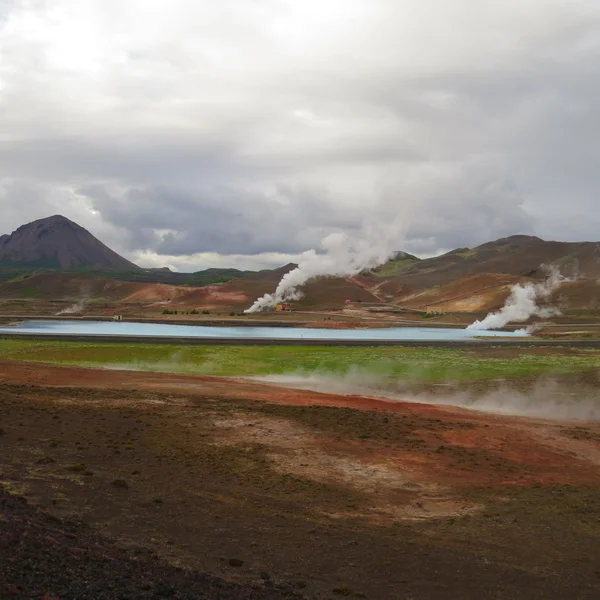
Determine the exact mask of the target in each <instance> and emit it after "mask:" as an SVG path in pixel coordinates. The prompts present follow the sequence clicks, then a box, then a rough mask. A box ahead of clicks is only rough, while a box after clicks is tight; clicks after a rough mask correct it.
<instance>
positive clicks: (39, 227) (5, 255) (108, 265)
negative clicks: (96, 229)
mask: <svg viewBox="0 0 600 600" xmlns="http://www.w3.org/2000/svg"><path fill="white" fill-rule="evenodd" d="M0 265H4V266H11V267H21V268H22V267H32V268H47V269H98V270H100V269H106V270H112V271H132V270H138V269H139V267H138V266H137V265H134V264H133V263H131V262H129V261H128V260H126V259H125V258H123V257H122V256H119V255H118V254H117V253H116V252H113V251H112V250H111V249H110V248H108V247H107V246H105V245H104V244H103V243H102V242H101V241H100V240H98V239H96V238H95V237H94V236H93V235H92V234H91V233H90V232H89V231H88V230H87V229H84V228H83V227H81V226H80V225H78V224H77V223H75V222H74V221H71V220H70V219H67V218H66V217H64V216H62V215H52V216H51V217H45V218H43V219H38V220H36V221H32V222H31V223H26V224H25V225H21V227H19V228H18V229H17V230H16V231H14V232H13V233H12V234H11V235H9V236H3V237H2V238H0Z"/></svg>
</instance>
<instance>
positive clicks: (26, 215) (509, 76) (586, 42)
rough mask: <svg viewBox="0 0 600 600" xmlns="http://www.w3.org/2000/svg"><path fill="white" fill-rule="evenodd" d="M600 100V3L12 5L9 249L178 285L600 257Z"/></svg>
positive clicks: (441, 0)
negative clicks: (92, 261) (564, 254)
mask: <svg viewBox="0 0 600 600" xmlns="http://www.w3.org/2000/svg"><path fill="white" fill-rule="evenodd" d="M599 92H600V2H597V0H503V1H502V2H499V1H498V0H477V2H474V1H473V0H452V2H449V1H448V0H219V2H215V1H214V0H210V1H209V0H126V1H123V0H0V214H1V219H0V234H2V233H10V232H11V231H13V230H14V229H16V228H17V227H18V226H19V225H21V224H23V223H26V222H29V221H31V220H34V219H38V218H42V217H46V216H50V215H53V214H63V215H64V216H66V217H68V218H70V219H72V220H74V221H76V222H77V223H79V224H80V225H82V226H84V227H86V228H87V229H89V230H90V231H91V232H92V233H93V234H94V235H96V236H97V237H99V238H100V239H101V240H102V241H104V242H105V243H106V244H108V245H109V246H110V247H112V248H113V249H114V250H116V251H117V252H119V253H121V254H123V255H124V256H126V257H127V258H129V259H130V260H133V261H134V262H137V263H138V264H140V265H141V266H145V267H162V266H169V267H171V268H173V269H177V270H180V271H194V270H199V269H204V268H209V267H237V268H244V269H248V268H249V269H256V268H271V267H277V266H281V265H283V264H286V263H288V262H291V261H294V260H297V259H298V256H299V254H300V253H301V252H303V251H305V250H308V249H310V248H317V249H318V248H319V244H320V241H321V240H322V239H323V238H324V237H326V236H327V235H329V234H332V233H334V234H336V233H340V232H343V233H346V234H348V235H349V236H354V237H355V238H360V237H361V235H363V232H364V231H365V224H369V227H370V230H371V231H373V230H381V229H384V230H385V236H387V238H389V239H392V240H393V244H394V245H395V246H396V249H401V250H406V251H409V252H412V253H415V254H418V255H419V256H431V255H435V254H438V253H440V252H443V251H447V250H450V249H453V248H457V247H472V246H474V245H477V244H480V243H484V242H486V241H490V240H492V239H496V238H500V237H505V236H508V235H514V234H521V233H522V234H532V235H537V236H539V237H542V238H544V239H556V240H565V241H580V240H593V241H596V240H599V239H600V211H598V210H597V206H598V201H597V198H596V196H597V193H598V191H599V190H600V168H598V165H600V160H599V159H600V156H599V155H600V144H599V143H598V140H599V139H600V102H598V98H599V97H600V94H599ZM396 240H397V244H396Z"/></svg>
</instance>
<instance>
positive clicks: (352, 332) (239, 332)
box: [0, 321, 525, 341]
mask: <svg viewBox="0 0 600 600" xmlns="http://www.w3.org/2000/svg"><path fill="white" fill-rule="evenodd" d="M0 333H9V334H11V333H12V334H15V333H20V334H32V335H44V334H52V335H69V336H73V335H81V336H89V335H109V336H116V337H119V336H148V337H179V338H229V339H231V338H234V339H235V338H239V339H261V340H264V339H273V340H301V339H305V340H367V341H368V340H374V341H375V340H432V341H441V340H470V339H475V338H477V337H482V336H483V337H490V336H495V337H522V336H523V335H525V334H524V333H523V332H511V331H467V330H466V329H447V328H436V327H391V328H387V329H341V330H340V329H316V328H315V329H313V328H310V329H308V328H297V327H206V326H199V325H167V324H161V323H124V322H112V321H24V322H22V323H19V324H18V325H16V326H11V327H0Z"/></svg>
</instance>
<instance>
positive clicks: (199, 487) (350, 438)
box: [0, 361, 600, 600]
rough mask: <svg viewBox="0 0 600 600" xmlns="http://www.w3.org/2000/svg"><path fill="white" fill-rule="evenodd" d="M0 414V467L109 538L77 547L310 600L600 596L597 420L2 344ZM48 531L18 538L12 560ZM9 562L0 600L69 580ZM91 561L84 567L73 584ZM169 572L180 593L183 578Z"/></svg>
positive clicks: (44, 505) (8, 477) (6, 516)
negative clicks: (23, 350)
mask: <svg viewBox="0 0 600 600" xmlns="http://www.w3.org/2000/svg"><path fill="white" fill-rule="evenodd" d="M0 429H1V431H0V433H1V435H0V475H1V476H0V482H1V483H2V485H3V486H4V487H5V488H6V489H7V490H8V491H10V492H12V493H13V494H17V495H24V496H25V497H26V498H28V500H29V501H30V503H31V504H32V505H33V506H35V507H36V508H37V510H40V511H42V512H43V513H47V514H49V515H51V516H52V517H56V518H60V519H67V520H68V522H73V521H77V522H78V523H83V524H84V525H86V526H88V527H89V528H90V530H89V531H90V533H89V534H88V533H86V532H85V530H79V529H75V530H71V529H68V528H69V527H71V525H68V524H67V525H64V527H67V529H68V531H71V532H72V535H73V536H75V537H73V538H71V539H72V540H75V541H74V542H73V545H74V546H76V547H81V548H84V549H89V548H90V547H91V542H90V541H89V540H90V539H91V538H89V537H86V536H88V535H93V536H98V535H99V536H109V537H110V538H111V539H113V540H116V542H108V541H102V540H104V539H105V538H104V537H102V540H101V539H100V538H98V541H97V542H96V541H95V542H94V548H96V549H97V548H100V547H104V546H103V544H107V546H106V548H107V549H106V550H102V552H104V553H109V555H110V556H115V555H114V554H111V553H112V552H116V550H112V548H114V547H115V546H114V544H115V543H118V544H119V545H122V546H123V547H125V548H128V549H131V548H140V547H144V548H148V549H150V550H152V551H155V552H156V553H157V554H158V555H159V557H160V560H161V561H168V562H170V563H172V564H176V565H180V566H182V567H185V568H186V569H192V570H193V571H194V572H196V573H198V572H208V573H210V574H212V576H215V577H221V578H225V579H226V580H229V581H231V582H237V583H239V584H241V585H244V586H247V585H257V586H259V588H265V583H264V582H265V581H267V582H272V585H273V586H280V587H281V589H282V593H289V590H296V591H297V592H299V593H301V594H302V595H305V596H306V597H309V598H336V597H340V596H351V597H369V598H375V599H378V600H379V599H382V600H384V599H388V598H389V599H395V598H413V599H429V598H433V599H442V598H458V599H460V598H465V599H466V598H488V597H489V598H506V599H509V598H510V599H512V598H550V599H554V598H555V599H559V598H560V599H563V598H590V599H591V598H597V597H598V595H599V594H600V569H598V564H600V560H599V559H600V528H599V526H598V523H599V522H600V519H599V517H600V503H599V502H598V500H599V499H600V494H599V490H600V426H599V425H597V424H592V423H574V422H556V421H545V420H534V419H524V418H517V417H505V416H503V417H501V416H494V415H486V414H483V413H477V412H472V411H468V410H464V409H458V408H452V407H439V406H434V405H427V404H415V403H403V402H388V401H383V400H377V399H373V398H364V397H358V396H338V395H334V394H320V393H315V392H308V391H301V390H292V389H287V388H279V387H275V386H267V385H263V384H261V383H257V382H253V381H240V380H235V379H227V378H223V379H220V378H212V377H199V376H189V375H172V374H160V373H137V372H129V371H106V370H94V369H81V368H71V367H55V366H48V365H37V364H24V363H15V362H8V361H4V362H1V363H0ZM14 507H15V504H14V503H13V502H12V501H10V502H8V504H7V505H6V506H4V505H3V507H2V508H0V536H1V535H4V536H9V537H10V535H13V537H12V538H10V539H14V534H11V531H13V532H14V531H16V530H19V531H20V530H21V529H19V528H23V527H25V528H26V529H28V530H29V531H33V530H35V531H37V530H36V528H35V525H33V526H32V527H30V526H29V525H28V524H27V522H28V521H27V519H31V520H32V523H35V522H37V521H36V519H38V518H40V519H42V518H43V519H45V518H46V517H43V515H42V516H41V517H38V516H33V514H31V515H29V513H28V515H29V516H27V518H26V520H25V523H24V522H23V521H22V520H21V517H20V516H19V514H20V513H19V512H18V510H16V509H15V508H14ZM28 510H29V509H28ZM15 511H16V512H15ZM62 527H63V525H60V527H59V526H57V528H59V529H60V530H61V531H62V529H61V528H62ZM15 528H17V529H15ZM3 532H4V533H3ZM45 535H46V534H44V535H43V536H42V537H44V536H45ZM57 535H58V534H57ZM50 536H51V537H55V536H54V535H53V534H50ZM61 536H62V534H60V535H59V536H58V538H56V539H58V540H59V544H58V546H57V547H56V548H55V550H56V551H58V552H59V553H61V554H60V561H63V560H64V561H66V560H67V558H66V556H67V555H68V556H70V555H71V550H70V549H68V548H67V547H66V546H64V545H63V541H61V540H63V537H61ZM59 538H60V539H59ZM0 539H1V538H0ZM5 539H7V538H6V537H5ZM94 539H96V538H94ZM34 541H35V540H34ZM53 544H54V542H51V543H50V544H48V543H47V540H46V542H44V543H43V544H42V545H39V544H38V543H37V542H36V543H35V544H33V545H32V546H30V547H29V546H28V548H29V549H28V550H27V553H28V554H27V556H28V557H29V559H28V561H29V562H27V561H26V562H25V563H24V564H25V565H30V564H32V562H31V561H33V563H35V562H36V558H35V557H36V553H42V552H43V553H44V556H46V554H47V553H48V552H52V549H53ZM109 548H110V549H109ZM97 552H100V550H97V551H96V550H94V553H95V554H94V553H92V559H93V561H95V560H96V558H94V557H97ZM123 556H124V555H123ZM128 556H129V555H128ZM21 560H22V559H21V558H19V561H18V564H17V565H16V567H15V568H14V569H12V570H11V571H10V572H9V574H10V573H12V575H11V577H13V580H14V581H16V580H17V579H18V582H17V583H18V585H20V586H21V587H23V586H25V587H23V591H22V592H20V593H21V596H18V595H17V596H16V597H24V598H25V597H27V598H29V597H39V596H36V595H35V594H34V593H33V592H31V593H30V591H27V590H37V591H36V592H35V593H38V592H39V591H40V590H41V588H42V587H43V588H44V591H43V593H46V592H48V593H49V594H54V595H55V596H56V597H63V598H74V597H78V596H74V595H69V594H68V593H67V594H64V593H63V592H61V593H63V595H62V596H60V595H59V594H58V592H59V591H60V590H59V589H58V584H56V586H55V587H53V586H52V585H51V584H52V580H53V576H52V575H51V574H52V573H56V568H57V566H56V565H61V564H63V563H62V562H60V561H58V558H57V561H58V562H57V563H56V564H55V563H51V564H46V561H42V560H41V559H40V561H39V565H40V568H39V570H38V571H37V575H36V576H33V577H31V576H28V579H27V577H25V574H24V572H25V571H24V570H21V571H19V565H20V564H21ZM69 560H70V559H69ZM74 560H75V559H74ZM123 560H124V561H126V560H129V559H125V558H123ZM237 560H239V561H241V562H242V565H241V566H237V567H236V566H232V562H233V563H234V564H238V563H237V562H235V561H237ZM93 561H92V564H95V563H93ZM65 564H67V563H65ZM124 564H129V563H124ZM160 564H161V565H163V564H166V563H162V562H161V563H160ZM53 565H54V566H53ZM123 568H124V569H125V567H123ZM126 568H129V567H126ZM154 568H155V567H148V569H149V571H150V572H154V571H153V569H154ZM15 569H16V570H15ZM53 569H54V571H53ZM156 569H157V571H156V572H157V573H158V575H160V577H163V576H164V577H167V575H165V573H166V572H167V571H163V569H166V567H162V566H161V567H160V568H159V567H158V566H157V567H156ZM27 572H29V571H27ZM68 572H70V571H69V570H67V573H68ZM125 572H126V570H125V571H123V572H122V573H125ZM186 572H187V571H186ZM6 573H7V571H6V570H5V571H4V572H3V571H1V570H0V575H1V576H4V577H5V578H6V577H7V575H6ZM19 573H21V574H19ZM48 573H50V575H48ZM74 573H75V572H74ZM265 574H266V575H265ZM158 575H157V576H158ZM261 575H264V576H265V577H267V576H268V579H266V578H263V577H261ZM102 576H103V575H102V572H101V571H98V572H97V573H96V574H95V575H94V573H93V571H92V572H90V573H88V574H87V575H86V577H91V578H92V580H93V581H92V583H90V585H97V581H95V580H94V577H96V579H97V578H98V577H102ZM169 577H171V575H169V576H168V577H167V582H169V581H170V582H171V583H169V585H174V586H175V590H176V591H177V590H179V588H178V586H179V585H180V583H177V582H178V581H180V582H181V581H183V579H177V577H182V576H181V575H178V576H177V577H175V576H173V577H175V578H174V579H172V580H169ZM189 577H191V578H192V579H191V580H192V581H193V580H194V579H193V578H194V577H196V575H193V573H192V574H191V575H189ZM19 578H20V579H19ZM66 579H67V580H68V579H69V576H68V575H67V576H66ZM75 579H76V573H75V574H74V575H73V581H75ZM77 581H79V584H78V585H80V584H81V580H77ZM134 581H135V582H137V581H138V580H137V579H135V578H134ZM211 581H212V580H211ZM0 582H1V579H0ZM60 582H61V585H67V583H68V582H67V583H65V577H62V578H60ZM3 583H5V584H6V585H11V586H13V588H11V589H14V586H15V585H16V584H15V583H14V582H11V581H8V580H5V581H4V582H3ZM135 585H137V583H136V584H135ZM140 585H142V584H140ZM183 585H184V584H183V583H181V586H183ZM186 585H187V584H186ZM270 585H271V583H268V585H267V588H268V586H270ZM27 586H30V587H29V588H27V589H26V587H27ZM36 586H37V587H36ZM40 586H41V587H40ZM0 589H1V588H0ZM60 589H67V590H68V589H69V588H68V587H63V588H60ZM73 589H75V588H73ZM90 589H92V588H90ZM94 589H95V588H94ZM184 589H188V588H185V587H181V590H184ZM285 590H287V591H285ZM126 592H127V593H129V594H130V596H129V597H133V598H138V597H140V598H143V597H146V596H144V595H142V594H141V592H139V593H138V592H136V591H135V589H132V588H127V590H126ZM69 593H70V592H69ZM181 593H182V594H183V591H181ZM136 594H138V595H136ZM84 597H86V596H85V594H84ZM87 597H92V596H87ZM93 597H96V596H93ZM97 597H99V598H100V597H102V596H97ZM107 597H115V598H116V597H124V596H118V595H116V593H115V595H114V596H107ZM154 597H160V596H154ZM174 597H176V596H174ZM179 597H186V596H179ZM206 597H208V598H211V597H212V596H210V595H207V596H206ZM215 597H216V596H215ZM231 597H232V598H234V597H235V598H237V597H240V598H242V597H245V596H242V595H235V594H233V595H231Z"/></svg>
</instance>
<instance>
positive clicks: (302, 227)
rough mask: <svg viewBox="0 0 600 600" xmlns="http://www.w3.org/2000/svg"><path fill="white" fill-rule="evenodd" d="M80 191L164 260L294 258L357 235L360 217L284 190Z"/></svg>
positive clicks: (135, 242)
mask: <svg viewBox="0 0 600 600" xmlns="http://www.w3.org/2000/svg"><path fill="white" fill-rule="evenodd" d="M79 192H80V193H81V194H82V195H84V196H86V197H88V198H89V199H90V200H91V202H92V204H93V206H94V208H95V209H96V210H98V211H99V212H100V213H101V214H102V216H103V218H104V219H105V220H106V221H108V222H110V223H112V224H114V225H117V226H119V227H125V228H126V229H127V230H128V231H130V232H131V233H132V239H131V241H130V244H131V248H130V250H133V249H136V248H144V249H148V250H152V251H155V252H158V253H159V254H166V255H186V254H194V253H198V252H217V253H224V254H250V255H252V254H259V253H264V252H282V253H290V254H294V253H297V252H301V251H303V250H305V249H306V248H309V247H312V246H314V245H316V244H318V243H319V240H320V239H321V238H322V237H323V236H324V235H325V234H327V233H329V232H330V231H331V228H335V229H339V228H340V227H342V226H343V227H345V228H346V229H348V228H353V227H356V226H357V225H358V224H359V222H360V215H355V220H354V221H352V219H351V214H348V213H346V214H343V215H337V214H336V212H335V211H332V210H331V208H330V207H328V206H327V204H323V196H322V195H319V194H315V193H313V192H311V190H308V189H304V188H290V187H287V186H282V187H280V188H278V190H277V193H276V194H274V195H270V196H267V195H265V194H259V193H257V192H249V191H247V190H243V189H232V188H213V189H202V190H197V189H196V190H194V191H190V190H185V189H182V188H173V187H168V186H155V187H149V188H138V189H130V190H128V191H126V192H125V193H123V194H122V195H119V196H118V197H117V196H114V195H112V194H111V193H110V192H109V191H108V190H107V189H106V188H104V187H102V186H88V187H85V188H81V189H80V190H79Z"/></svg>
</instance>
